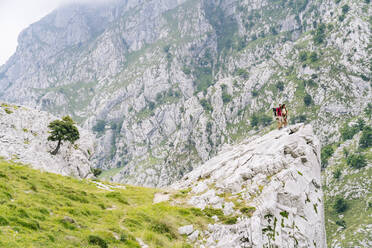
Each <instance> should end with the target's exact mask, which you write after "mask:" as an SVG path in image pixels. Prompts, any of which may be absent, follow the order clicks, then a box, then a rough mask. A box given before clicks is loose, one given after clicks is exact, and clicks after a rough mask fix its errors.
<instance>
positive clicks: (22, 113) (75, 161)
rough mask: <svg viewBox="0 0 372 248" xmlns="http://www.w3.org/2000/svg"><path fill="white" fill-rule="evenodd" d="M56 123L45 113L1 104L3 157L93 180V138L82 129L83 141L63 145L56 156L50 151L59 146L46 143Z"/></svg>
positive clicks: (1, 145) (0, 132) (0, 148)
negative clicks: (51, 125)
mask: <svg viewBox="0 0 372 248" xmlns="http://www.w3.org/2000/svg"><path fill="white" fill-rule="evenodd" d="M55 119H57V118H56V117H54V116H52V115H51V114H48V113H46V112H43V111H37V110H33V109H29V108H26V107H22V106H15V105H9V104H5V103H1V104H0V157H2V158H5V159H7V160H12V161H16V162H21V163H25V164H29V165H31V166H32V167H33V168H36V169H40V170H42V171H48V172H53V173H57V174H61V175H64V176H73V177H77V178H87V177H92V176H93V175H92V173H91V166H92V163H91V161H90V158H91V157H92V155H93V153H94V141H95V139H94V136H93V135H92V134H91V133H89V132H88V131H86V130H84V129H81V128H79V132H80V139H79V140H78V141H76V142H75V144H74V145H72V144H69V143H66V144H62V146H61V149H60V150H59V152H58V154H57V155H55V156H53V155H51V154H50V151H52V150H53V149H54V148H55V147H56V142H50V141H47V137H48V136H49V133H48V131H49V129H48V124H49V123H50V122H51V121H53V120H55Z"/></svg>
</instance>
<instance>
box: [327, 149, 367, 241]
mask: <svg viewBox="0 0 372 248" xmlns="http://www.w3.org/2000/svg"><path fill="white" fill-rule="evenodd" d="M355 146H356V145H355V144H354V145H351V146H350V147H348V148H347V149H348V150H349V151H350V149H351V150H352V151H351V153H353V152H354V150H355V149H356V147H355ZM363 153H364V154H365V155H366V158H367V160H368V161H369V163H370V162H371V160H372V152H371V151H368V150H365V151H364V152H363ZM336 162H337V164H333V165H331V166H329V167H327V170H330V171H331V172H333V173H331V176H330V181H329V182H328V184H327V185H325V186H324V202H325V205H324V209H325V224H326V232H327V244H328V246H329V247H331V246H332V244H333V242H334V241H335V240H337V241H338V243H339V244H340V246H341V247H356V246H359V245H361V241H362V240H364V241H368V240H369V241H371V238H370V237H369V236H368V233H367V232H362V231H361V229H364V230H366V225H369V224H370V223H371V217H370V216H371V215H372V202H371V199H372V192H371V190H369V189H371V187H372V183H371V182H372V180H371V178H372V169H371V168H368V167H364V168H361V169H355V168H351V167H350V166H349V165H347V163H346V158H345V155H342V157H341V158H339V159H338V160H337V161H336ZM337 170H339V171H340V172H341V175H340V177H334V176H333V174H334V172H335V171H337ZM353 185H359V186H357V187H361V188H362V189H364V190H365V193H363V194H362V195H361V196H360V197H358V196H356V195H355V194H352V193H351V192H350V188H353V187H354V188H355V186H353ZM334 188H337V192H338V194H337V195H335V196H331V195H330V194H329V191H331V190H332V189H334ZM345 191H348V192H349V193H350V195H351V196H353V197H351V198H350V197H348V198H345V197H344V192H345ZM337 197H341V198H343V199H344V200H345V202H346V204H347V208H346V210H345V212H342V213H337V211H336V209H335V207H334V204H335V201H336V199H337ZM341 214H342V215H343V217H342V218H341V217H340V216H341Z"/></svg>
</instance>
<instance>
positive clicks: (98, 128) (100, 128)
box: [93, 120, 106, 133]
mask: <svg viewBox="0 0 372 248" xmlns="http://www.w3.org/2000/svg"><path fill="white" fill-rule="evenodd" d="M105 126H106V122H105V121H104V120H98V121H97V123H96V125H94V126H93V131H94V132H97V133H101V132H103V131H104V130H105Z"/></svg>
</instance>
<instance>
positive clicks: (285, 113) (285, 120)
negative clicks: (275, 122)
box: [281, 104, 288, 127]
mask: <svg viewBox="0 0 372 248" xmlns="http://www.w3.org/2000/svg"><path fill="white" fill-rule="evenodd" d="M281 112H282V124H283V126H284V127H286V126H287V125H288V111H287V108H286V107H285V104H282V111H281Z"/></svg>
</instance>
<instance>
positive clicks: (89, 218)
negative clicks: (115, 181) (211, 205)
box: [0, 159, 210, 247]
mask: <svg viewBox="0 0 372 248" xmlns="http://www.w3.org/2000/svg"><path fill="white" fill-rule="evenodd" d="M156 191H157V190H155V189H148V188H140V187H131V186H126V189H115V190H114V191H112V192H110V191H107V190H102V189H99V188H97V187H96V185H95V184H94V183H92V182H91V181H89V180H76V179H73V178H69V177H63V176H60V175H55V174H51V173H44V172H40V171H37V170H33V169H31V168H28V167H27V166H24V165H21V164H15V163H11V162H6V161H4V160H1V159H0V247H99V246H97V245H92V244H90V242H89V236H90V235H95V236H99V237H100V238H102V239H103V240H104V241H105V242H106V243H107V244H108V247H139V245H138V243H137V241H136V239H135V238H140V239H142V240H143V241H144V242H145V243H146V244H148V245H149V246H150V247H189V245H187V244H186V242H185V237H182V236H180V235H179V234H178V232H177V228H178V227H179V226H182V225H186V224H190V223H193V224H194V227H196V228H198V229H202V228H203V226H205V224H206V223H207V222H208V221H209V220H210V218H209V217H208V216H207V215H206V214H205V213H204V212H201V211H200V210H198V209H194V208H186V207H178V206H171V205H169V204H168V203H159V204H152V201H153V197H154V194H155V193H156ZM66 217H69V218H72V219H73V222H74V223H70V222H71V220H70V222H69V221H66V220H64V219H66ZM101 247H105V246H103V245H101Z"/></svg>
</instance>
